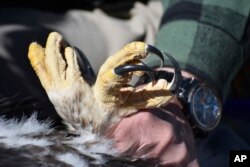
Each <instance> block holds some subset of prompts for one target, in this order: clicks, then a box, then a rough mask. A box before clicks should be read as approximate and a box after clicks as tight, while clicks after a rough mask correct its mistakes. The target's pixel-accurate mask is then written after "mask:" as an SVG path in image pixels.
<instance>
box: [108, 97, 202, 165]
mask: <svg viewBox="0 0 250 167" xmlns="http://www.w3.org/2000/svg"><path fill="white" fill-rule="evenodd" d="M108 136H109V137H111V138H113V139H114V143H115V147H116V148H117V149H118V150H119V151H120V152H121V153H122V152H127V153H128V152H130V153H129V154H132V156H134V157H137V158H149V159H156V162H158V163H159V165H160V166H163V167H165V166H188V167H197V166H199V165H198V163H197V160H196V156H195V148H194V138H193V133H192V129H191V127H190V125H189V123H188V121H187V120H186V119H185V116H184V115H183V112H182V111H181V105H180V104H179V102H178V101H177V99H173V100H172V101H171V102H170V103H169V104H168V105H167V106H166V107H162V108H157V109H146V110H141V111H140V112H138V113H136V114H134V115H131V116H129V117H126V118H123V119H122V120H121V121H120V122H119V123H118V124H117V125H116V126H115V127H113V128H112V129H111V130H110V131H109V133H108ZM131 149H132V150H131ZM129 150H130V151H129Z"/></svg>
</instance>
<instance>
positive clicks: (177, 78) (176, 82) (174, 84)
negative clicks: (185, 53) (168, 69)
mask: <svg viewBox="0 0 250 167" xmlns="http://www.w3.org/2000/svg"><path fill="white" fill-rule="evenodd" d="M163 54H164V55H165V56H167V57H168V59H169V60H170V62H171V64H172V65H173V68H174V76H173V79H172V81H171V83H170V84H171V87H170V88H169V90H170V91H171V92H172V93H173V94H176V93H177V92H178V90H179V88H180V86H181V82H182V75H181V68H180V66H179V64H178V62H177V61H176V60H175V59H174V58H173V57H172V56H171V55H170V54H168V53H166V52H163Z"/></svg>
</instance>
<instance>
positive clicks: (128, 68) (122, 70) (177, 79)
mask: <svg viewBox="0 0 250 167" xmlns="http://www.w3.org/2000/svg"><path fill="white" fill-rule="evenodd" d="M147 51H149V52H151V53H154V54H155V55H157V56H158V57H160V58H161V65H160V67H159V68H162V67H163V63H164V57H163V55H165V56H166V57H167V58H168V59H169V60H170V63H171V64H172V65H173V68H174V76H173V79H172V82H171V87H170V88H169V90H170V91H171V92H172V93H173V94H175V93H176V92H177V91H178V89H179V87H180V84H181V81H182V77H181V69H180V66H179V64H178V62H177V61H176V60H175V59H174V58H173V57H172V56H171V55H170V54H168V53H166V52H161V51H160V50H159V49H157V48H156V47H154V46H152V45H148V47H147ZM133 71H144V72H146V74H147V75H148V76H149V78H150V80H151V82H155V77H154V75H156V73H157V71H155V70H153V69H152V68H150V67H148V66H147V65H146V64H144V63H143V62H142V65H137V64H135V65H131V64H128V65H121V66H118V67H116V68H115V69H114V72H115V74H117V75H120V76H122V75H124V74H126V73H129V72H133Z"/></svg>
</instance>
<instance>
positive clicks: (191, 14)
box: [146, 0, 250, 101]
mask: <svg viewBox="0 0 250 167" xmlns="http://www.w3.org/2000/svg"><path fill="white" fill-rule="evenodd" d="M170 2H172V1H169V2H168V4H167V5H166V4H165V8H166V11H165V13H164V16H163V18H162V24H161V27H160V30H159V32H158V34H157V37H156V44H155V45H156V46H157V47H158V48H159V49H161V50H162V51H164V52H167V53H169V54H171V55H172V56H173V57H174V58H175V59H176V60H177V61H178V62H179V64H180V66H181V68H182V70H184V71H187V72H190V73H192V74H194V75H195V76H197V77H198V78H200V79H201V80H204V81H205V82H206V83H207V84H209V85H211V86H212V87H214V88H215V89H216V90H217V92H218V94H219V95H220V96H221V98H222V100H223V101H224V100H225V98H226V96H227V94H228V91H229V88H230V83H231V81H232V79H233V78H234V76H235V75H236V73H237V72H238V70H239V68H240V67H241V65H242V64H243V62H244V60H245V59H246V55H245V54H244V50H243V47H242V42H241V39H242V37H243V35H244V30H245V26H246V22H247V16H248V13H249V6H250V2H248V3H249V4H248V5H247V7H248V8H247V9H246V7H244V6H243V5H244V4H241V3H238V4H237V2H235V4H233V5H236V6H238V7H239V5H240V6H241V7H242V8H239V9H243V11H245V13H240V12H238V11H237V10H236V9H235V10H232V9H229V8H225V7H224V6H220V5H218V6H216V5H215V4H213V5H209V4H206V5H204V4H199V3H193V2H192V1H181V2H177V1H175V2H176V3H173V4H171V3H170ZM206 2H209V0H207V1H206ZM245 5H246V4H245ZM234 8H235V7H234ZM246 13H247V14H246ZM146 63H148V64H150V66H157V65H158V64H159V61H158V60H156V59H153V57H152V56H151V57H149V59H147V60H146ZM165 66H171V64H170V62H169V61H168V60H167V58H166V62H165Z"/></svg>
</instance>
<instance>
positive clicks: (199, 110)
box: [177, 78, 222, 132]
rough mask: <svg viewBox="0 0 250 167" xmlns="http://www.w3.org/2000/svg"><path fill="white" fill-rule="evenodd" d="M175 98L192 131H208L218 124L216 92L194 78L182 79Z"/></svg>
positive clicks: (219, 115) (218, 106) (219, 108)
mask: <svg viewBox="0 0 250 167" xmlns="http://www.w3.org/2000/svg"><path fill="white" fill-rule="evenodd" d="M177 96H178V98H179V100H180V101H181V103H182V104H183V106H184V108H185V109H186V116H187V118H188V119H189V121H190V123H191V126H193V128H194V129H198V131H200V130H202V131H203V132H206V131H210V130H212V129H214V128H215V127H216V126H217V125H218V123H219V122H220V119H221V115H222V105H221V101H220V98H219V96H218V95H217V93H216V91H214V89H212V88H211V87H209V86H208V85H206V84H204V83H202V82H201V81H199V80H197V79H194V78H183V80H182V83H181V86H180V88H179V90H178V92H177Z"/></svg>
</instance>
